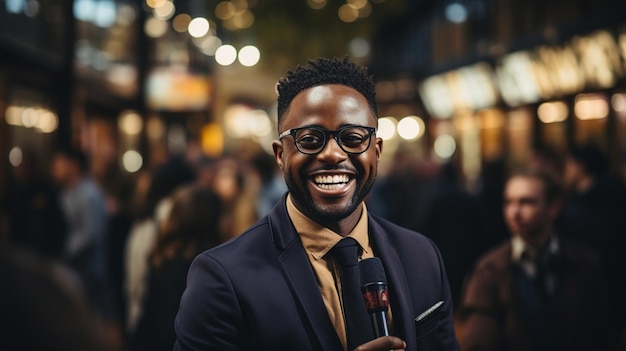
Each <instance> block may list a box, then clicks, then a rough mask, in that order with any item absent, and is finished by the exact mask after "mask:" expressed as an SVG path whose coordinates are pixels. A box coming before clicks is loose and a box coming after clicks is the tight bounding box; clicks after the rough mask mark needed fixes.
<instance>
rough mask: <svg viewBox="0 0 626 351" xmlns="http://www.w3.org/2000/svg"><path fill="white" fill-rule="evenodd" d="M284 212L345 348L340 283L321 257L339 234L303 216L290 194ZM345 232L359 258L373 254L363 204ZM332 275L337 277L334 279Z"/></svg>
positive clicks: (334, 269) (333, 243)
mask: <svg viewBox="0 0 626 351" xmlns="http://www.w3.org/2000/svg"><path fill="white" fill-rule="evenodd" d="M287 213H288V214H289V217H290V218H291V221H292V222H293V225H294V227H295V228H296V231H297V232H298V234H299V235H300V238H301V239H302V244H303V245H304V250H305V251H306V253H307V256H308V257H309V261H310V262H311V266H312V267H313V271H314V272H315V276H316V277H317V283H318V285H319V288H320V292H321V294H322V299H323V300H324V304H325V305H326V309H327V310H328V316H329V317H330V320H331V321H332V323H333V325H334V326H335V330H337V335H339V339H341V343H342V344H343V348H344V350H345V349H346V348H347V337H346V325H345V321H344V319H343V313H342V308H341V302H340V296H341V294H340V289H341V287H340V286H339V279H338V276H337V272H338V271H337V267H335V265H334V262H333V261H332V260H330V259H329V260H326V259H325V258H324V255H326V253H327V252H328V251H330V249H332V248H333V246H335V244H337V243H338V242H339V240H341V239H342V238H343V237H342V236H341V235H339V234H337V233H335V232H333V231H332V230H330V229H328V228H326V227H324V226H322V225H320V224H318V223H316V222H315V221H313V220H311V219H310V218H308V217H307V216H305V215H304V214H303V213H302V212H300V211H299V210H298V209H297V208H296V206H295V205H294V204H293V202H292V200H291V196H287ZM347 236H349V237H352V238H354V239H355V240H356V241H357V242H358V243H359V245H360V246H361V248H362V249H363V251H362V256H361V257H360V258H361V259H363V258H371V257H374V252H373V250H372V247H371V244H370V241H369V236H368V231H367V209H366V207H365V204H363V212H362V213H361V218H360V219H359V222H358V223H357V225H356V226H355V227H354V229H353V230H352V232H350V233H349V234H348V235H347ZM336 277H337V279H335V278H336ZM363 303H365V302H363Z"/></svg>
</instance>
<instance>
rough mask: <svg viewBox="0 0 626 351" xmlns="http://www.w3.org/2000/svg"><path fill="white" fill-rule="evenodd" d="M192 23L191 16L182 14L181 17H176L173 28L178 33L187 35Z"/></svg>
mask: <svg viewBox="0 0 626 351" xmlns="http://www.w3.org/2000/svg"><path fill="white" fill-rule="evenodd" d="M190 22H191V16H189V15H188V14H186V13H181V14H180V15H178V16H176V17H174V20H173V21H172V28H174V30H175V31H177V32H178V33H185V32H186V31H187V29H188V28H189V23H190Z"/></svg>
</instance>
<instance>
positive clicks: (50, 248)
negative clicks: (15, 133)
mask: <svg viewBox="0 0 626 351" xmlns="http://www.w3.org/2000/svg"><path fill="white" fill-rule="evenodd" d="M44 165H45V166H44ZM48 166H49V165H48V164H45V163H44V162H43V159H42V157H41V156H39V155H37V154H36V153H35V152H34V151H33V150H30V149H24V150H23V158H22V162H21V163H20V164H19V165H17V166H16V167H14V168H12V171H13V172H12V173H11V175H10V177H9V185H8V186H7V187H6V192H5V193H4V196H3V198H2V200H3V203H4V207H6V215H7V220H8V241H9V242H10V243H11V244H14V245H17V246H20V247H24V248H28V249H30V250H33V251H34V252H36V253H37V254H39V255H41V256H44V257H48V258H51V259H54V260H59V259H61V258H62V255H63V250H64V246H65V240H66V237H67V223H66V221H65V217H64V214H63V209H62V207H61V201H60V196H59V189H57V187H56V186H55V184H53V183H52V182H51V180H50V179H49V178H50V177H49V176H48V175H49V172H46V171H44V168H45V167H48Z"/></svg>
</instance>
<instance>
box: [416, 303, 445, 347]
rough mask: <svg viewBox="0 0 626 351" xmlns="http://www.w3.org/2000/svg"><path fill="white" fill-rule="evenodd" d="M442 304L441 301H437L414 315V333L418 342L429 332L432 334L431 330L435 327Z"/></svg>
mask: <svg viewBox="0 0 626 351" xmlns="http://www.w3.org/2000/svg"><path fill="white" fill-rule="evenodd" d="M442 306H443V301H438V302H437V303H436V304H434V305H432V306H431V307H429V308H428V309H426V310H425V311H424V312H422V313H421V314H420V315H419V316H417V317H415V335H416V337H417V340H418V343H419V341H420V339H424V338H426V337H427V336H429V335H430V334H433V331H435V330H436V329H437V324H438V321H439V318H440V313H441V308H442ZM433 339H434V338H433Z"/></svg>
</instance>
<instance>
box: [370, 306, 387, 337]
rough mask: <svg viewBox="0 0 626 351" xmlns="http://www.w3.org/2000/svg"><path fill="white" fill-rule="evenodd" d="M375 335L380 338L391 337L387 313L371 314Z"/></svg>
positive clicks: (377, 312)
mask: <svg viewBox="0 0 626 351" xmlns="http://www.w3.org/2000/svg"><path fill="white" fill-rule="evenodd" d="M370 317H371V320H372V327H373V328H374V335H375V336H376V337H377V338H379V337H381V336H389V327H388V325H389V323H387V313H386V312H385V311H376V312H370Z"/></svg>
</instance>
